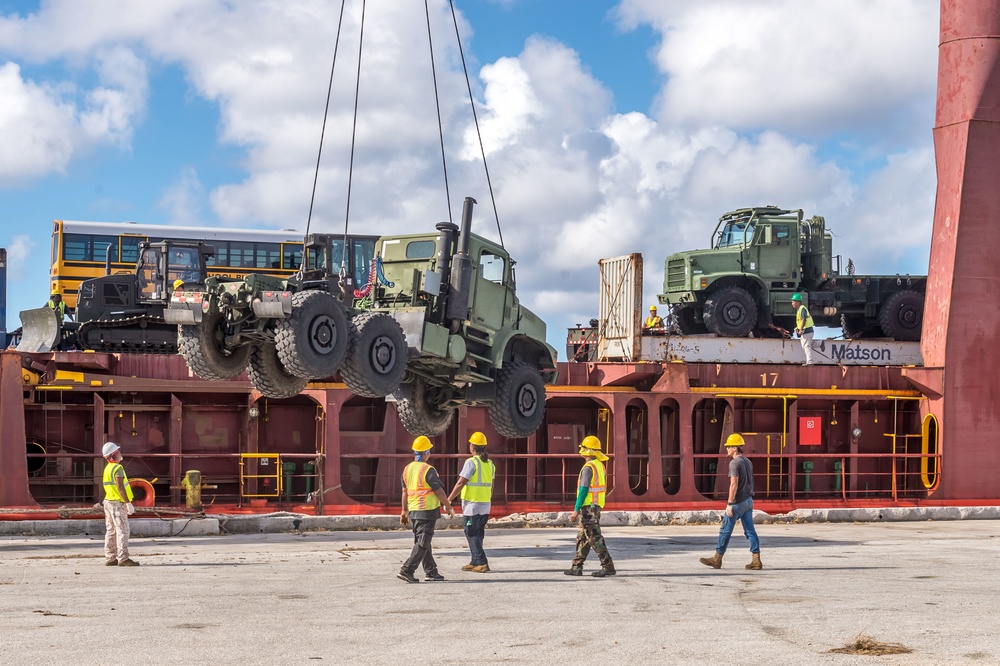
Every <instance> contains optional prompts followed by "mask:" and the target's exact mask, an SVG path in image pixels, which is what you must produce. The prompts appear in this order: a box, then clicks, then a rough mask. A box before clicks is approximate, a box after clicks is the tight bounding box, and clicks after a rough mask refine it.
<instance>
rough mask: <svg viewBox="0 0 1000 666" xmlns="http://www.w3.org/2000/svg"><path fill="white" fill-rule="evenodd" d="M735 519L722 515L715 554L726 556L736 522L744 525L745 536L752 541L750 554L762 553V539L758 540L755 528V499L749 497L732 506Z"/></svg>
mask: <svg viewBox="0 0 1000 666" xmlns="http://www.w3.org/2000/svg"><path fill="white" fill-rule="evenodd" d="M732 509H733V517H732V518H730V517H729V516H728V515H726V514H725V513H723V514H722V527H720V528H719V544H718V545H717V546H716V547H715V552H717V553H718V554H719V555H725V554H726V548H728V547H729V538H730V537H731V536H733V529H734V528H735V527H736V521H737V520H738V521H740V522H741V523H743V534H745V535H746V537H747V538H748V539H750V552H751V553H759V552H760V539H758V538H757V530H756V529H754V526H753V498H752V497H749V498H747V499H745V500H743V501H742V502H739V503H737V504H734V505H733V506H732Z"/></svg>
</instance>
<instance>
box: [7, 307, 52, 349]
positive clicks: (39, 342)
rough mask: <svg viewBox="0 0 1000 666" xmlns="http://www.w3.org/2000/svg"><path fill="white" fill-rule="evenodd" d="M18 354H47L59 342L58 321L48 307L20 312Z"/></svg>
mask: <svg viewBox="0 0 1000 666" xmlns="http://www.w3.org/2000/svg"><path fill="white" fill-rule="evenodd" d="M20 317H21V342H20V344H18V345H17V351H19V352H48V351H52V348H53V347H55V346H56V343H58V342H59V319H58V317H57V316H56V311H55V310H53V309H52V308H49V307H44V308H36V309H34V310H22V311H21V314H20Z"/></svg>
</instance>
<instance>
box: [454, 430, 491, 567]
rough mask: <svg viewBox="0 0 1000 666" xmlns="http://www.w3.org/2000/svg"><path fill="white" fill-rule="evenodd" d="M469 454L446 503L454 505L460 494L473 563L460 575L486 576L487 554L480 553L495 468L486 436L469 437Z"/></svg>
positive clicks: (479, 434)
mask: <svg viewBox="0 0 1000 666" xmlns="http://www.w3.org/2000/svg"><path fill="white" fill-rule="evenodd" d="M469 453H471V454H472V457H471V458H469V459H468V460H466V461H465V464H464V465H463V466H462V471H461V472H459V473H458V481H456V482H455V487H454V488H453V489H452V491H451V494H450V495H448V501H449V502H453V501H455V498H456V497H457V496H458V494H459V493H461V495H462V516H464V518H465V539H466V541H468V542H469V552H471V553H472V561H471V562H469V563H468V564H466V565H465V566H463V567H462V571H475V572H476V573H488V572H489V570H490V564H489V561H488V560H487V559H486V551H485V550H483V538H484V537H485V535H486V522H487V521H488V520H489V519H490V506H491V502H492V497H493V479H494V477H495V476H496V465H494V464H493V461H492V460H490V456H489V454H488V453H487V452H486V435H484V434H483V433H481V432H474V433H472V436H471V437H469Z"/></svg>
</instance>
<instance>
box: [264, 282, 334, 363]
mask: <svg viewBox="0 0 1000 666" xmlns="http://www.w3.org/2000/svg"><path fill="white" fill-rule="evenodd" d="M323 299H328V300H329V302H328V303H326V304H325V305H326V307H328V308H330V310H329V311H330V313H331V315H332V318H333V319H334V320H335V322H334V323H335V327H336V328H337V329H338V330H337V336H338V338H337V342H336V347H335V348H334V350H333V351H332V352H331V353H330V354H327V355H318V354H312V353H310V352H309V341H308V335H309V331H308V330H301V329H302V328H303V327H305V328H306V329H308V325H309V322H308V321H303V313H304V312H306V309H307V308H317V307H322V305H320V301H322V300H323ZM274 342H275V345H276V346H277V350H278V358H279V359H280V360H281V365H282V366H283V367H284V368H285V370H286V371H287V372H289V373H290V374H292V375H295V376H296V377H304V378H307V379H323V378H324V377H330V376H332V375H333V374H334V373H336V372H337V370H338V369H339V368H340V366H341V364H342V363H343V362H344V358H345V357H346V356H347V355H348V352H349V351H350V347H351V327H350V325H349V323H348V319H347V314H346V313H345V312H344V307H343V306H342V305H341V304H340V301H338V300H337V299H336V298H335V297H334V296H333V295H332V294H330V293H328V292H325V291H318V290H311V291H300V292H299V293H297V294H294V295H293V296H292V314H291V315H289V316H288V318H287V319H282V320H281V321H279V322H278V323H277V325H276V326H275V331H274ZM310 356H311V357H312V358H310ZM317 359H319V360H321V361H322V364H319V363H318V362H317Z"/></svg>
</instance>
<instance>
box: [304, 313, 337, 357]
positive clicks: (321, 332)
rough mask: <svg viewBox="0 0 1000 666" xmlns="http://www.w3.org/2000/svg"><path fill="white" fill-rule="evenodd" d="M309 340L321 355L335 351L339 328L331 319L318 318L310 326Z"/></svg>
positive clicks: (325, 317)
mask: <svg viewBox="0 0 1000 666" xmlns="http://www.w3.org/2000/svg"><path fill="white" fill-rule="evenodd" d="M309 339H310V340H312V342H313V348H314V349H315V350H316V351H317V352H319V353H321V354H329V353H330V352H332V351H333V348H334V347H335V346H336V342H337V328H336V326H335V325H334V323H333V320H332V319H331V318H330V317H327V316H322V317H316V319H314V320H313V321H312V324H311V325H310V326H309Z"/></svg>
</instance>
